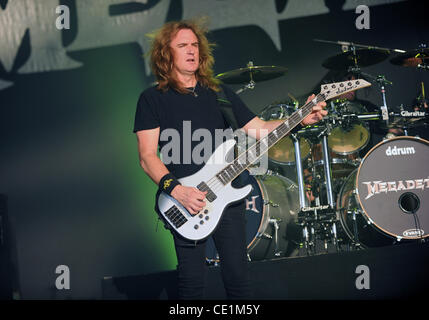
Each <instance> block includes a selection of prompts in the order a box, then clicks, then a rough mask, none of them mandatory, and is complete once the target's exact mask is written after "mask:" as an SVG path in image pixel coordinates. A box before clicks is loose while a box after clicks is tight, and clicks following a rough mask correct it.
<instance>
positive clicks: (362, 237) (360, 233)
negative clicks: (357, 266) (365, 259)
mask: <svg viewBox="0 0 429 320" xmlns="http://www.w3.org/2000/svg"><path fill="white" fill-rule="evenodd" d="M357 172H358V169H356V170H355V171H353V172H352V173H351V174H350V175H349V176H348V177H347V178H346V179H345V181H344V184H343V185H342V187H341V191H340V193H339V194H338V198H337V209H338V214H339V219H338V220H339V221H340V223H341V227H342V231H344V233H345V234H343V233H342V232H341V231H340V232H339V238H340V239H341V240H342V242H343V243H349V240H351V241H353V243H359V245H361V246H362V247H364V248H368V247H383V246H388V245H391V244H392V243H393V239H392V238H391V237H389V236H387V235H385V234H384V233H382V232H380V231H379V230H377V229H376V228H374V227H373V226H371V225H370V224H368V221H367V219H366V218H365V217H364V214H363V210H362V208H361V206H360V204H359V201H358V199H357V194H356V187H355V185H356V175H357Z"/></svg>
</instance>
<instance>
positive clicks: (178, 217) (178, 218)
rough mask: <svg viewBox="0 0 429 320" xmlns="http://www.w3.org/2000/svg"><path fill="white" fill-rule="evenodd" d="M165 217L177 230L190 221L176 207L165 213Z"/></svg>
mask: <svg viewBox="0 0 429 320" xmlns="http://www.w3.org/2000/svg"><path fill="white" fill-rule="evenodd" d="M165 216H166V217H167V219H168V220H170V222H171V223H172V224H173V225H174V226H175V227H176V229H178V228H180V227H181V226H182V225H184V224H185V223H186V222H187V221H188V219H186V217H185V216H184V215H183V214H182V213H181V212H180V210H179V209H178V208H177V207H176V206H172V207H171V208H170V209H168V210H167V211H166V212H165Z"/></svg>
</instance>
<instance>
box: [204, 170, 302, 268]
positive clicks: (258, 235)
mask: <svg viewBox="0 0 429 320" xmlns="http://www.w3.org/2000/svg"><path fill="white" fill-rule="evenodd" d="M249 178H250V183H251V184H252V187H253V188H252V191H251V192H250V194H249V195H248V196H247V197H246V199H245V201H246V241H247V253H248V257H249V260H251V261H254V260H265V259H273V258H278V257H291V256H296V255H297V254H298V249H299V244H300V242H301V238H302V229H301V227H300V226H299V225H298V224H297V220H298V211H299V196H298V187H297V185H296V184H295V183H293V182H292V181H291V180H290V179H288V178H285V177H283V176H280V175H277V174H269V175H265V176H257V177H255V176H249ZM276 238H277V239H276ZM276 242H277V243H276ZM206 257H207V262H208V263H209V264H216V263H218V262H219V257H218V254H217V251H216V248H215V245H214V241H213V239H212V237H209V239H208V241H207V246H206Z"/></svg>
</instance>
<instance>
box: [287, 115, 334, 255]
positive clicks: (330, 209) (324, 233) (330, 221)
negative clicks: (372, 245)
mask: <svg viewBox="0 0 429 320" xmlns="http://www.w3.org/2000/svg"><path fill="white" fill-rule="evenodd" d="M330 128H331V126H330V124H329V123H326V126H325V128H324V129H323V130H322V132H321V133H320V134H319V138H320V137H322V152H323V160H324V162H323V168H324V172H325V180H326V187H327V200H328V204H327V205H320V204H319V203H317V206H316V207H307V205H306V199H305V192H304V175H303V169H302V163H301V152H300V142H299V140H300V139H299V137H298V135H297V134H292V135H291V137H292V139H293V144H294V149H295V163H296V171H297V179H298V189H299V192H298V194H299V203H300V212H299V213H298V224H299V225H301V227H302V237H303V244H301V246H303V247H305V249H306V252H307V255H313V254H315V246H316V241H317V240H318V239H320V240H323V242H324V248H325V251H327V250H328V242H332V243H333V244H334V246H335V248H336V250H337V251H339V249H340V248H339V242H338V237H337V227H336V222H337V219H336V216H337V213H336V210H335V202H334V196H333V192H332V180H331V167H330V159H329V152H328V139H327V137H328V135H329V133H330Z"/></svg>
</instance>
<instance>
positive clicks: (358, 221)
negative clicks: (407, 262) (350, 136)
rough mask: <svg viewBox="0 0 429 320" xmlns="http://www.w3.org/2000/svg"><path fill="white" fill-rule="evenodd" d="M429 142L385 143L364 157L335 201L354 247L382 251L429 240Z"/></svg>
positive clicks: (401, 140) (404, 139)
mask: <svg viewBox="0 0 429 320" xmlns="http://www.w3.org/2000/svg"><path fill="white" fill-rule="evenodd" d="M427 159H429V142H428V141H426V140H423V139H419V138H414V137H397V138H393V139H390V140H385V141H382V142H380V143H379V144H377V145H376V146H375V147H374V148H372V149H371V150H370V151H369V152H368V153H367V154H366V155H365V157H364V158H363V160H362V163H361V165H360V166H359V169H356V170H355V171H353V172H352V173H351V174H350V175H349V177H348V178H347V179H346V181H345V182H344V184H343V186H342V188H341V191H340V193H339V196H338V200H337V209H338V211H337V212H338V214H339V217H338V219H339V220H340V222H341V225H342V227H343V229H344V231H345V232H346V234H347V236H348V237H349V238H350V240H351V241H352V242H354V243H358V244H360V245H362V246H363V247H380V246H386V245H390V244H393V243H395V242H398V241H411V240H417V239H423V238H426V237H428V236H429V234H428V230H429V214H428V212H429V167H428V166H427Z"/></svg>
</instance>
